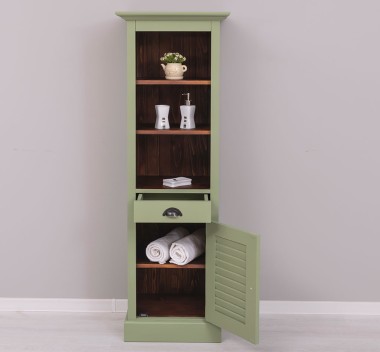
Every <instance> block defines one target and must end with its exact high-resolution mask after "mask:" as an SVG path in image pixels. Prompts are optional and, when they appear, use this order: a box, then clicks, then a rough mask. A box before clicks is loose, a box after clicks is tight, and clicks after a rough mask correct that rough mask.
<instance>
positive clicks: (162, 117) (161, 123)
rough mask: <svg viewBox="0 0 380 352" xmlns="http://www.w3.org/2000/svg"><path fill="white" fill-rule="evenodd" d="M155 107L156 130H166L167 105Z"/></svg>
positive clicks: (167, 124)
mask: <svg viewBox="0 0 380 352" xmlns="http://www.w3.org/2000/svg"><path fill="white" fill-rule="evenodd" d="M155 107H156V125H155V128H156V129H158V130H168V129H170V125H169V109H170V106H169V105H155Z"/></svg>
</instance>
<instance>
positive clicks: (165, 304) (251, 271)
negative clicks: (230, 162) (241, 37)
mask: <svg viewBox="0 0 380 352" xmlns="http://www.w3.org/2000/svg"><path fill="white" fill-rule="evenodd" d="M117 15H118V16H120V17H122V18H123V19H124V20H126V21H127V38H126V39H127V63H126V64H127V127H128V134H127V138H128V142H127V143H128V313H127V317H126V320H125V324H124V339H125V341H173V342H220V341H221V328H224V329H227V330H229V331H231V332H233V333H235V334H237V335H239V336H241V337H243V338H245V339H247V340H248V341H251V342H253V343H258V326H259V237H258V236H256V235H253V234H249V233H246V232H244V231H240V230H236V229H233V228H231V227H228V226H225V225H221V224H219V223H218V213H219V211H218V205H219V181H218V176H219V175H218V174H219V69H220V67H219V62H220V50H219V49H220V23H221V21H222V20H224V19H225V18H226V17H227V16H228V15H229V14H228V13H131V12H117ZM165 52H180V53H181V54H183V55H184V56H186V58H187V60H186V62H185V64H186V65H187V67H188V70H187V72H185V75H184V79H183V80H174V81H173V80H166V79H165V75H164V72H163V70H162V68H161V65H160V57H161V56H163V54H164V53H165ZM188 92H189V93H190V94H191V99H192V100H193V104H194V105H196V113H195V123H196V128H195V129H193V130H183V129H180V128H179V126H180V112H179V105H180V98H181V94H183V93H188ZM156 104H165V105H170V114H169V122H170V126H171V128H170V129H169V130H157V129H155V128H154V124H155V118H156V116H155V108H154V106H155V105H156ZM178 176H185V177H190V178H191V179H192V185H191V186H185V187H179V188H169V187H164V186H163V185H162V180H163V179H164V178H172V177H178ZM173 208H174V213H173ZM169 210H170V211H169ZM173 214H174V215H173ZM176 226H183V227H186V228H187V229H188V230H189V231H190V232H191V231H194V230H196V229H197V228H200V227H204V228H205V229H206V253H205V255H204V256H202V257H200V258H197V259H195V260H194V261H193V262H191V263H189V264H187V265H185V266H177V265H174V264H169V263H167V264H157V263H151V262H149V260H148V259H147V258H146V257H145V248H146V246H147V245H148V244H149V243H150V242H151V241H153V240H155V239H157V238H159V237H161V236H163V235H165V233H167V232H168V231H170V230H171V229H173V228H174V227H176Z"/></svg>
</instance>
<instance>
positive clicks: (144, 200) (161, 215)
mask: <svg viewBox="0 0 380 352" xmlns="http://www.w3.org/2000/svg"><path fill="white" fill-rule="evenodd" d="M134 221H135V222H147V223H149V222H169V223H203V222H204V223H208V222H211V202H210V199H209V195H208V194H203V193H202V194H173V195H171V194H151V193H141V194H139V195H138V197H137V200H135V202H134Z"/></svg>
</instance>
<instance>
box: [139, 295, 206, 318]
mask: <svg viewBox="0 0 380 352" xmlns="http://www.w3.org/2000/svg"><path fill="white" fill-rule="evenodd" d="M137 315H138V316H142V315H143V316H148V317H204V316H205V297H204V295H202V296H200V295H199V296H195V295H194V296H191V295H190V296H184V295H165V294H150V295H148V294H137Z"/></svg>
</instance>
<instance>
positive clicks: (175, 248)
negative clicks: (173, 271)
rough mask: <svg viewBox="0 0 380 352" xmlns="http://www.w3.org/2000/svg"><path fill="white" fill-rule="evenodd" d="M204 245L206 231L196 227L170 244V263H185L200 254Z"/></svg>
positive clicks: (203, 249)
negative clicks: (187, 234) (192, 231)
mask: <svg viewBox="0 0 380 352" xmlns="http://www.w3.org/2000/svg"><path fill="white" fill-rule="evenodd" d="M205 246H206V231H205V229H198V230H197V231H195V232H194V233H192V234H191V235H189V236H186V237H184V238H182V239H180V240H178V241H176V242H174V243H173V244H172V245H171V246H170V257H171V260H170V263H174V264H177V265H186V264H187V263H189V262H191V261H192V260H194V259H195V258H197V257H199V256H200V255H202V254H203V253H204V251H205Z"/></svg>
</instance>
